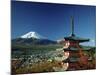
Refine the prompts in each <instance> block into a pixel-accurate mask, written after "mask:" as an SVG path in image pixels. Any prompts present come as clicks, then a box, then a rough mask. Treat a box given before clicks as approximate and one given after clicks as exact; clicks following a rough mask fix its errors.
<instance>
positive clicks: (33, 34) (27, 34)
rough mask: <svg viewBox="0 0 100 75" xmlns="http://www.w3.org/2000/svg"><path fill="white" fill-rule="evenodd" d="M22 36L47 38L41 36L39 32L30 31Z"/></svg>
mask: <svg viewBox="0 0 100 75" xmlns="http://www.w3.org/2000/svg"><path fill="white" fill-rule="evenodd" d="M20 38H36V39H46V38H45V37H43V36H41V35H40V34H38V33H37V32H28V33H26V34H24V35H22V36H21V37H20Z"/></svg>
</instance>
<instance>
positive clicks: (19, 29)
mask: <svg viewBox="0 0 100 75" xmlns="http://www.w3.org/2000/svg"><path fill="white" fill-rule="evenodd" d="M70 16H74V25H75V34H76V35H77V36H79V37H83V38H89V39H91V40H92V41H90V42H89V45H95V35H96V34H95V33H96V32H95V28H96V7H95V6H84V5H68V4H50V3H37V2H21V1H12V6H11V27H12V32H11V33H12V38H16V37H19V36H21V35H23V34H25V33H27V32H30V31H35V32H37V33H39V34H41V35H42V36H45V37H47V38H49V39H51V40H58V39H62V38H64V37H65V36H69V35H70V32H71V28H70Z"/></svg>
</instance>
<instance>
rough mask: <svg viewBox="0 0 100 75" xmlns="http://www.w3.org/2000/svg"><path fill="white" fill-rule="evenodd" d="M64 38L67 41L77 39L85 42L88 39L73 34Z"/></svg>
mask: <svg viewBox="0 0 100 75" xmlns="http://www.w3.org/2000/svg"><path fill="white" fill-rule="evenodd" d="M64 39H65V40H69V41H78V42H87V41H89V39H86V38H81V37H77V36H75V35H71V36H69V37H64Z"/></svg>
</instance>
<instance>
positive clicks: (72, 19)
mask: <svg viewBox="0 0 100 75" xmlns="http://www.w3.org/2000/svg"><path fill="white" fill-rule="evenodd" d="M71 36H75V34H74V17H73V16H71Z"/></svg>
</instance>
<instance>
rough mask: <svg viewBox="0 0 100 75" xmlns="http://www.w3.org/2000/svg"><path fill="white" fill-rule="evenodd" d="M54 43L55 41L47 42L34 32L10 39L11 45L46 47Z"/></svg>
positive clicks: (47, 40) (46, 39)
mask: <svg viewBox="0 0 100 75" xmlns="http://www.w3.org/2000/svg"><path fill="white" fill-rule="evenodd" d="M56 43H57V42H56V41H53V40H49V39H48V38H46V37H43V36H41V35H40V34H38V33H36V32H28V33H26V34H24V35H22V36H20V37H19V38H15V39H12V44H13V45H48V44H56Z"/></svg>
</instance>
